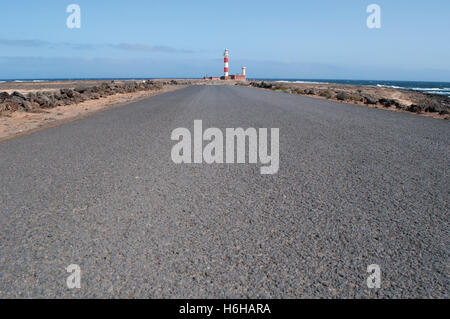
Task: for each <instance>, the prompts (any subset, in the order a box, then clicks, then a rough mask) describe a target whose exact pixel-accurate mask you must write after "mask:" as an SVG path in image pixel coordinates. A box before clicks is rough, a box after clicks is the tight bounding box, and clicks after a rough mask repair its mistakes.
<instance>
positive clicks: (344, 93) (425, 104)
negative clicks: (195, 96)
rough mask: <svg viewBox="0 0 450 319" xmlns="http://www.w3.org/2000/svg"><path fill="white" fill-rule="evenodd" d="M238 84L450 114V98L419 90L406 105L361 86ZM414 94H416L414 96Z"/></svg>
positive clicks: (346, 100)
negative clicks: (338, 87)
mask: <svg viewBox="0 0 450 319" xmlns="http://www.w3.org/2000/svg"><path fill="white" fill-rule="evenodd" d="M237 85H248V86H252V87H257V88H263V89H270V90H274V91H279V92H285V93H292V94H300V95H315V96H321V97H325V98H327V99H331V100H337V101H341V102H349V103H356V104H358V103H359V104H361V103H362V104H366V105H379V106H381V107H386V108H388V107H395V108H396V109H399V110H404V111H409V112H415V113H424V112H427V113H439V114H441V115H446V114H450V112H449V110H450V98H449V97H445V96H439V95H434V94H425V93H418V92H411V96H412V100H413V101H414V103H413V104H411V105H404V104H402V103H401V102H399V101H397V100H395V99H391V98H386V97H384V96H381V94H380V95H374V94H373V93H367V92H364V89H361V88H360V87H355V88H351V89H350V88H349V89H345V90H343V89H342V90H341V89H333V88H323V87H318V88H300V87H294V86H288V85H286V84H283V83H271V82H264V81H254V82H250V83H248V84H240V83H238V84H237ZM413 95H414V96H413Z"/></svg>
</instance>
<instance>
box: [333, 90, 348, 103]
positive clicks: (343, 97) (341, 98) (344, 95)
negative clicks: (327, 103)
mask: <svg viewBox="0 0 450 319" xmlns="http://www.w3.org/2000/svg"><path fill="white" fill-rule="evenodd" d="M336 98H337V99H338V100H339V101H345V100H349V99H350V95H348V94H347V93H345V92H339V93H338V94H337V95H336Z"/></svg>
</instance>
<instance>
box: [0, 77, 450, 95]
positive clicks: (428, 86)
mask: <svg viewBox="0 0 450 319" xmlns="http://www.w3.org/2000/svg"><path fill="white" fill-rule="evenodd" d="M156 79H161V78H155V77H148V78H143V77H142V78H141V77H136V78H55V79H0V83H8V82H16V83H28V82H34V83H41V82H63V81H108V80H156ZM165 79H185V80H190V79H192V80H198V79H201V78H195V77H192V78H180V77H178V78H171V77H167V78H165ZM249 80H250V81H269V82H279V83H304V84H343V85H356V86H368V87H379V88H391V89H397V90H406V91H415V92H422V93H428V94H436V95H444V96H450V82H438V81H388V80H386V81H383V80H344V79H302V78H298V79H297V78H294V79H293V78H249Z"/></svg>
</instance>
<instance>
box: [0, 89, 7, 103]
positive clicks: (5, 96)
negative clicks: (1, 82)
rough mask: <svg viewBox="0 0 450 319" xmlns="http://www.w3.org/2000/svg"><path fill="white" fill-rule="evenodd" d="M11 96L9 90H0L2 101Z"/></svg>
mask: <svg viewBox="0 0 450 319" xmlns="http://www.w3.org/2000/svg"><path fill="white" fill-rule="evenodd" d="M8 98H9V94H8V92H0V103H2V102H3V101H4V100H6V99H8Z"/></svg>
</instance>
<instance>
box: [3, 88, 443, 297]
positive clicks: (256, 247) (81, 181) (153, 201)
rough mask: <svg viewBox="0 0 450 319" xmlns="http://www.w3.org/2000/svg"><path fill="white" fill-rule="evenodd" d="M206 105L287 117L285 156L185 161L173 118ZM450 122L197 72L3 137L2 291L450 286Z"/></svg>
mask: <svg viewBox="0 0 450 319" xmlns="http://www.w3.org/2000/svg"><path fill="white" fill-rule="evenodd" d="M195 119H201V120H203V126H204V128H207V127H218V128H222V129H225V128H226V127H231V128H237V127H244V128H248V127H255V128H260V127H264V128H279V129H280V169H279V172H278V174H276V175H261V174H260V167H261V165H259V164H213V165H208V164H190V165H189V164H182V165H176V164H174V163H173V162H172V160H171V155H170V154H171V148H172V146H173V145H174V144H175V142H173V141H171V139H170V136H171V132H172V130H174V129H175V128H178V127H186V128H189V129H190V130H191V131H192V130H193V123H194V120H195ZM449 135H450V126H449V123H448V122H447V121H444V120H436V119H430V118H425V117H420V116H416V115H413V114H406V113H397V112H391V111H385V110H379V109H373V108H367V107H361V106H355V105H346V104H340V103H334V102H329V101H325V100H317V99H310V98H306V97H301V96H294V95H289V94H284V93H277V92H270V91H265V90H261V89H255V88H245V87H226V86H223V87H220V86H193V87H189V88H185V89H181V90H178V91H175V92H171V93H167V94H164V95H159V96H155V97H152V98H150V99H148V100H145V101H141V102H137V103H133V104H130V105H127V106H124V107H121V108H117V109H112V110H109V111H105V112H103V113H99V114H96V115H94V116H92V117H89V118H86V119H82V120H78V121H74V122H71V123H68V124H65V125H62V126H59V127H54V128H50V129H47V130H44V131H40V132H37V133H35V134H32V135H28V136H23V137H20V138H17V139H13V140H9V141H6V142H3V143H0V176H1V179H0V208H1V211H0V297H2V298H10V297H106V298H108V297H123V298H128V297H144V298H157V297H170V298H180V297H187V298H191V297H192V298H193V297H199V298H208V297H219V298H221V297H237V298H240V297H257V298H280V297H283V298H292V297H297V298H309V297H313V298H315V297H441V298H449V271H448V264H449V258H448V257H449V254H448V248H449V200H448V199H449V189H450V187H449V177H448V171H449V164H450V162H449ZM70 264H78V265H79V266H80V268H81V272H82V273H81V288H80V289H73V290H70V289H68V288H67V286H66V278H67V277H68V276H69V273H67V272H66V267H67V266H68V265H70ZM370 264H378V265H379V266H380V269H381V288H380V289H369V288H368V287H367V285H366V278H367V277H368V275H369V274H367V273H366V271H367V266H368V265H370Z"/></svg>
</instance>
